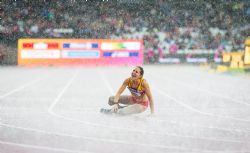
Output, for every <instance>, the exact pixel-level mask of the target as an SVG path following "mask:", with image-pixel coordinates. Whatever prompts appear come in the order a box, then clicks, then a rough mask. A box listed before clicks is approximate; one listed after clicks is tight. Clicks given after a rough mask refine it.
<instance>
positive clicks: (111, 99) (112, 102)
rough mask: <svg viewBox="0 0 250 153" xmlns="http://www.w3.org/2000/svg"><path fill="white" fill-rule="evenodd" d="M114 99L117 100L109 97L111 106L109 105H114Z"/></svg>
mask: <svg viewBox="0 0 250 153" xmlns="http://www.w3.org/2000/svg"><path fill="white" fill-rule="evenodd" d="M114 99H115V97H114V96H110V97H109V102H108V104H109V105H114Z"/></svg>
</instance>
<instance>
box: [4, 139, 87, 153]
mask: <svg viewBox="0 0 250 153" xmlns="http://www.w3.org/2000/svg"><path fill="white" fill-rule="evenodd" d="M0 144H5V145H10V146H17V147H23V148H31V149H40V150H47V151H55V152H58V151H60V152H66V153H92V152H87V151H73V150H69V149H61V148H53V147H47V146H38V145H30V144H22V143H15V142H7V141H1V140H0Z"/></svg>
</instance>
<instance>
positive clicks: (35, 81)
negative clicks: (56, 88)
mask: <svg viewBox="0 0 250 153" xmlns="http://www.w3.org/2000/svg"><path fill="white" fill-rule="evenodd" d="M45 78H46V77H45ZM45 78H39V79H36V80H33V81H30V82H28V83H26V84H24V85H22V86H20V87H18V88H16V89H13V90H11V91H9V92H7V93H5V94H3V95H0V99H3V98H5V97H7V96H9V95H11V94H13V93H15V92H18V91H20V90H23V89H24V88H26V87H28V86H30V85H32V84H35V83H37V82H39V81H41V80H43V79H45Z"/></svg>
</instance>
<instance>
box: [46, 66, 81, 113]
mask: <svg viewBox="0 0 250 153" xmlns="http://www.w3.org/2000/svg"><path fill="white" fill-rule="evenodd" d="M78 73H79V71H76V72H75V74H74V75H73V77H72V78H71V79H70V80H69V82H68V83H67V84H66V86H65V87H64V88H63V89H62V91H61V92H60V93H59V94H58V95H57V97H56V99H55V100H54V101H53V103H52V104H51V105H50V107H49V109H48V112H49V113H50V114H53V111H52V109H53V108H54V107H55V105H56V104H57V102H58V101H59V100H60V99H61V97H62V95H63V94H64V93H65V91H66V90H67V89H68V87H69V86H70V85H71V84H72V82H73V81H74V80H75V78H76V76H77V75H78Z"/></svg>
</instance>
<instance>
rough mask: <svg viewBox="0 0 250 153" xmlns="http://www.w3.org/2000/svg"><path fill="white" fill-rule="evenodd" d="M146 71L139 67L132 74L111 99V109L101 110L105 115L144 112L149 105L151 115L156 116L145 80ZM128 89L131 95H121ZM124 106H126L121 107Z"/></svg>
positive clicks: (109, 102)
mask: <svg viewBox="0 0 250 153" xmlns="http://www.w3.org/2000/svg"><path fill="white" fill-rule="evenodd" d="M143 74H144V70H143V68H142V67H140V66H137V67H135V69H134V70H133V71H132V73H131V77H129V78H127V79H125V80H124V82H123V84H122V85H121V87H120V88H119V90H118V91H117V93H116V95H115V96H111V97H109V101H108V104H109V105H111V106H113V107H112V108H111V109H101V112H103V113H116V114H119V115H129V114H136V113H141V112H144V111H145V110H146V109H147V108H148V105H149V106H150V111H151V114H154V102H153V97H152V94H151V91H150V88H149V84H148V83H147V81H146V80H145V79H144V78H143ZM126 87H127V88H128V90H129V91H130V93H131V95H121V94H122V93H123V91H124V90H125V89H126ZM120 104H123V105H125V106H121V105H120Z"/></svg>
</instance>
